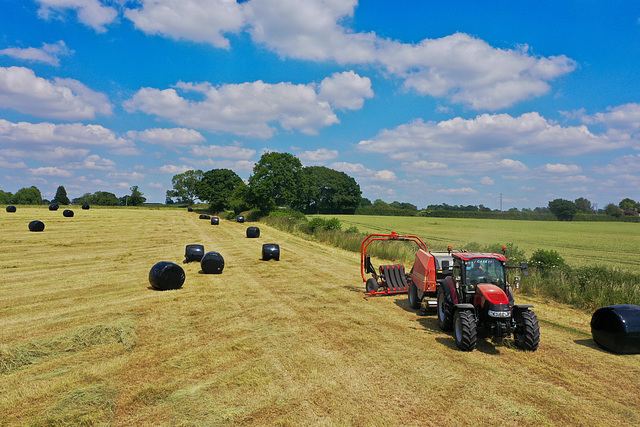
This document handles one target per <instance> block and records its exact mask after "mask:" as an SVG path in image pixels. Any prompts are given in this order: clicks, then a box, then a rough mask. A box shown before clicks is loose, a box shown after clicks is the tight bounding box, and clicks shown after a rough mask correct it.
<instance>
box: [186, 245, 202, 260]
mask: <svg viewBox="0 0 640 427" xmlns="http://www.w3.org/2000/svg"><path fill="white" fill-rule="evenodd" d="M203 256H204V246H203V245H187V247H186V248H185V250H184V262H191V261H198V262H200V260H202V257H203Z"/></svg>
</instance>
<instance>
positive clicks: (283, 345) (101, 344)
mask: <svg viewBox="0 0 640 427" xmlns="http://www.w3.org/2000/svg"><path fill="white" fill-rule="evenodd" d="M74 209H75V211H76V215H75V217H73V218H64V217H63V216H62V212H61V211H57V212H50V211H48V210H47V208H46V207H18V212H16V213H14V214H9V213H6V212H5V211H4V209H2V210H0V322H1V325H2V326H1V327H0V414H1V416H0V425H3V426H4V425H7V426H14V425H18V426H22V425H25V426H27V425H28V426H44V425H51V426H56V425H74V426H75V425H113V426H132V425H154V426H155V425H160V426H163V425H167V426H201V425H207V426H209V425H225V426H226V425H239V426H240V425H241V426H246V425H255V426H263V425H279V426H300V425H323V426H332V425H339V426H343V425H349V426H351V425H354V426H365V425H366V426H369V425H374V426H378V425H379V426H396V425H416V426H418V425H420V426H422V425H438V426H439V425H459V424H461V423H463V424H469V425H510V426H536V427H537V426H541V425H576V426H577V425H639V424H640V371H639V370H638V363H639V362H640V355H628V356H619V355H614V354H610V353H608V352H605V351H603V350H601V349H599V348H598V347H597V346H596V345H595V343H594V342H593V340H592V339H591V334H590V329H589V320H590V315H589V314H588V313H585V312H583V311H578V310H573V309H570V308H568V307H566V306H562V305H559V304H556V303H553V302H549V301H545V300H542V299H539V300H538V299H529V298H522V297H521V296H519V295H516V299H517V301H518V302H522V303H531V304H534V305H535V306H536V308H535V311H536V313H537V315H538V317H539V319H540V325H541V336H542V337H541V343H540V347H539V349H538V351H537V352H535V353H525V352H522V351H519V350H517V349H515V348H514V345H513V343H512V341H510V340H505V341H502V340H497V341H489V340H481V341H479V343H478V348H477V349H476V350H475V351H473V352H471V353H464V352H461V351H459V350H457V349H456V346H455V343H454V340H453V338H452V336H451V335H450V334H447V333H443V332H441V331H440V330H439V328H438V326H437V319H436V317H435V315H428V316H418V314H417V313H416V312H415V311H414V310H411V309H410V308H409V306H408V303H407V297H406V295H397V296H391V297H375V298H371V297H367V296H365V295H364V284H363V283H362V280H361V278H360V267H359V265H360V257H359V254H356V253H353V252H347V251H343V250H340V249H337V248H334V247H331V246H327V245H323V244H319V243H317V242H314V241H312V240H307V239H305V238H303V237H297V236H293V235H290V234H287V233H284V232H282V231H279V230H275V229H273V228H271V227H268V226H266V225H264V224H260V223H245V224H238V223H236V222H232V221H226V220H222V221H221V224H220V225H219V226H212V225H211V224H210V222H209V221H207V220H200V219H198V214H197V213H188V212H187V211H186V210H184V209H183V210H164V209H144V208H143V209H122V208H121V209H91V210H89V211H82V210H80V209H77V208H74ZM352 218H353V219H356V218H354V217H352ZM33 219H40V220H42V221H44V222H45V226H46V228H45V231H43V232H40V233H37V232H29V231H28V229H27V224H28V222H29V221H31V220H33ZM384 221H390V220H389V219H384V220H381V224H382V223H383V222H384ZM430 222H435V221H429V220H427V221H426V222H425V225H424V227H425V230H427V228H428V227H433V226H434V225H433V224H429V223H430ZM437 222H438V223H442V224H444V223H445V222H448V221H445V220H437ZM418 223H419V221H418V222H416V223H409V224H408V225H406V227H402V228H400V227H396V228H395V229H396V230H397V231H399V232H416V230H417V226H418ZM527 224H531V225H532V226H535V225H536V224H535V223H527ZM252 225H257V226H259V227H260V229H261V235H260V238H257V239H249V238H246V237H245V231H246V228H247V227H248V226H252ZM453 225H454V224H449V227H453ZM507 225H508V224H507ZM616 225H617V224H616ZM359 226H360V227H362V229H364V227H363V226H362V225H361V224H360V225H359ZM513 226H515V225H513ZM379 227H381V225H380V226H379ZM461 227H462V226H461ZM569 227H571V225H569ZM472 229H473V228H470V229H469V230H472ZM445 230H446V227H445V226H444V225H443V226H442V230H441V231H445ZM376 231H387V230H382V229H378V230H376ZM416 234H419V235H422V236H423V237H425V238H426V239H427V241H428V242H432V241H433V239H431V240H430V239H429V238H428V235H427V234H426V233H420V232H418V233H416ZM436 235H437V233H436ZM463 237H464V233H463ZM488 237H492V235H491V234H490V233H489V236H488ZM474 239H475V240H480V237H475V238H474ZM461 240H462V241H468V240H473V239H467V238H466V237H465V238H461ZM490 240H491V241H493V240H494V239H493V238H492V239H490ZM495 240H498V241H500V240H502V239H500V238H499V236H498V237H496V238H495ZM509 240H515V239H509ZM264 243H278V244H280V247H281V251H282V253H281V260H280V261H261V260H260V257H261V247H262V244H264ZM447 243H449V242H448V241H442V242H441V243H439V244H441V245H446V244H447ZM452 243H453V244H455V242H452ZM187 244H202V245H204V246H205V249H206V250H207V251H211V250H215V251H218V252H220V253H221V254H222V255H223V256H224V259H225V268H224V271H223V274H221V275H205V274H201V273H200V265H199V263H189V264H183V263H182V260H183V258H184V249H185V246H186V245H187ZM165 260H166V261H173V262H176V263H178V264H180V265H181V266H182V267H183V268H184V270H185V273H186V282H185V285H184V286H183V288H182V289H179V290H173V291H165V292H160V291H155V290H152V289H150V287H149V281H148V274H149V270H150V269H151V267H152V266H153V265H154V264H155V263H156V262H158V261H165Z"/></svg>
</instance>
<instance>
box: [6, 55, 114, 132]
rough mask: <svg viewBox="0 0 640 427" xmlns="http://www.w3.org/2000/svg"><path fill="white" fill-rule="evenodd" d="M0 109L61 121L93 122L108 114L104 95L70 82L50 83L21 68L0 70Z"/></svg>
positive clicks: (109, 104) (66, 80) (58, 81)
mask: <svg viewBox="0 0 640 427" xmlns="http://www.w3.org/2000/svg"><path fill="white" fill-rule="evenodd" d="M0 106H2V107H3V108H11V109H13V110H16V111H19V112H21V113H25V114H31V115H34V116H38V117H45V118H51V119H62V120H86V119H93V118H95V116H96V115H97V114H105V115H108V114H111V112H112V106H111V103H109V100H108V98H107V96H106V95H104V94H102V93H99V92H94V91H93V90H91V89H89V88H88V87H86V86H85V85H84V84H82V83H80V82H79V81H77V80H73V79H59V78H56V79H54V80H53V81H49V80H45V79H43V78H41V77H37V76H36V75H35V73H34V72H33V71H32V70H31V69H29V68H24V67H9V68H2V67H0Z"/></svg>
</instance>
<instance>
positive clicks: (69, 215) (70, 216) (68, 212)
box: [62, 209, 73, 218]
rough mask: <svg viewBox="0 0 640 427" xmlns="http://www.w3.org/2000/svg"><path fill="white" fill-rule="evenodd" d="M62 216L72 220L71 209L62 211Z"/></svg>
mask: <svg viewBox="0 0 640 427" xmlns="http://www.w3.org/2000/svg"><path fill="white" fill-rule="evenodd" d="M62 215H63V216H65V217H67V218H73V211H72V210H71V209H65V210H64V211H62Z"/></svg>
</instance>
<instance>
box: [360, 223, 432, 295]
mask: <svg viewBox="0 0 640 427" xmlns="http://www.w3.org/2000/svg"><path fill="white" fill-rule="evenodd" d="M375 241H398V242H414V243H415V244H416V245H417V246H418V248H419V249H423V250H424V251H425V252H427V251H428V250H427V245H426V244H425V243H424V242H423V241H422V239H421V238H420V237H418V236H412V235H405V234H398V233H396V232H395V231H392V232H391V234H375V233H374V234H370V235H369V236H367V237H366V238H365V239H364V240H363V241H362V245H361V246H360V273H361V274H362V281H363V282H365V283H366V294H367V295H371V296H373V295H392V294H406V293H407V292H409V285H408V283H407V279H408V275H407V274H406V273H405V270H404V265H402V264H392V265H381V266H380V267H379V268H378V271H376V269H375V268H374V267H373V264H371V255H370V254H368V253H367V248H368V247H369V245H370V244H371V243H373V242H375ZM367 274H371V277H369V278H368V279H367V276H366V275H367Z"/></svg>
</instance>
